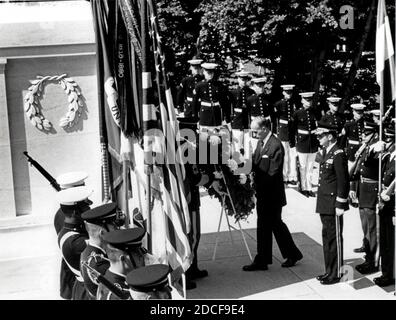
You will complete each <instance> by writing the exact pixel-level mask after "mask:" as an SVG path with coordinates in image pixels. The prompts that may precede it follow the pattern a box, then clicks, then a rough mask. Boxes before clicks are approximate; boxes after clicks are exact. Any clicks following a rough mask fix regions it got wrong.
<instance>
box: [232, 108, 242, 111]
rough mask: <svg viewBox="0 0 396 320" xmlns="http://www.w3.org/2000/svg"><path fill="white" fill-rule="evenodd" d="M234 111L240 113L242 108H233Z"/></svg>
mask: <svg viewBox="0 0 396 320" xmlns="http://www.w3.org/2000/svg"><path fill="white" fill-rule="evenodd" d="M234 111H236V112H242V108H234Z"/></svg>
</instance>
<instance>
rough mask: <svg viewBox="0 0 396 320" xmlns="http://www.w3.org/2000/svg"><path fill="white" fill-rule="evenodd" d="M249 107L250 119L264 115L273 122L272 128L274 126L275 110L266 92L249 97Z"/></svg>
mask: <svg viewBox="0 0 396 320" xmlns="http://www.w3.org/2000/svg"><path fill="white" fill-rule="evenodd" d="M247 103H248V108H249V113H250V120H252V118H255V117H263V118H265V119H266V120H268V121H270V122H271V128H274V126H273V125H272V121H273V119H274V110H273V108H272V106H271V104H270V102H269V98H268V96H267V95H266V94H265V93H261V94H259V95H257V94H255V95H252V96H251V97H250V98H249V99H248V102H247Z"/></svg>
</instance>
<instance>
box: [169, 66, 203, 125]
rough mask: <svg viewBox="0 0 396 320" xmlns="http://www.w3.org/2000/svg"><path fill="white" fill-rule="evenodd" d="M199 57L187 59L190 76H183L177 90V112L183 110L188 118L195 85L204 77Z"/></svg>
mask: <svg viewBox="0 0 396 320" xmlns="http://www.w3.org/2000/svg"><path fill="white" fill-rule="evenodd" d="M202 61H203V60H201V59H192V60H188V63H189V64H190V70H191V76H188V77H185V78H184V79H183V80H182V81H181V83H180V85H179V88H178V91H177V98H176V101H177V108H178V110H179V112H184V117H185V118H189V117H192V115H193V108H192V102H193V96H194V89H195V87H196V85H197V84H198V83H199V82H201V81H202V80H203V79H204V77H203V76H202V68H201V63H202Z"/></svg>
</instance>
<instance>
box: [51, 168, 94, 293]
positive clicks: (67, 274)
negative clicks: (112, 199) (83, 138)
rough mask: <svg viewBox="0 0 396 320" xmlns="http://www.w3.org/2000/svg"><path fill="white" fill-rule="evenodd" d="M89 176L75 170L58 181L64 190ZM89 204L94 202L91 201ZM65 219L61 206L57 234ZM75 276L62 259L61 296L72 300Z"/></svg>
mask: <svg viewBox="0 0 396 320" xmlns="http://www.w3.org/2000/svg"><path fill="white" fill-rule="evenodd" d="M87 178H88V174H87V173H86V172H83V171H74V172H67V173H64V174H61V175H60V176H58V177H57V178H56V182H57V183H58V184H59V186H60V187H61V189H62V190H64V189H69V188H74V187H78V186H84V185H85V179H87ZM88 202H90V203H89V204H92V202H91V201H88ZM64 221H65V214H64V213H63V211H62V209H61V208H60V207H59V209H58V211H57V212H56V213H55V216H54V227H55V231H56V235H59V233H60V231H61V230H62V228H63V224H64ZM75 279H76V278H75V276H74V274H73V272H72V271H71V270H70V269H69V267H68V266H67V264H66V262H65V261H64V260H63V259H62V261H61V268H60V286H59V289H60V296H61V297H62V298H63V299H67V300H70V299H71V294H72V289H73V285H74V281H75Z"/></svg>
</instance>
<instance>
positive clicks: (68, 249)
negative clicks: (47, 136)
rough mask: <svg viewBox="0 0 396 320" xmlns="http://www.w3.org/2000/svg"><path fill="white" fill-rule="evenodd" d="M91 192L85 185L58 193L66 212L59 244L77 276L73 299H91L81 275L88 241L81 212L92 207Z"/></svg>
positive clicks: (62, 207)
mask: <svg viewBox="0 0 396 320" xmlns="http://www.w3.org/2000/svg"><path fill="white" fill-rule="evenodd" d="M91 194H92V190H91V189H89V188H87V187H85V186H82V187H75V188H70V189H66V190H62V191H59V192H58V194H57V198H58V201H59V203H60V205H61V209H62V211H63V213H64V214H65V222H64V225H63V228H62V230H61V231H60V232H59V235H58V245H59V248H60V250H61V254H62V258H63V260H64V261H65V263H66V264H67V266H68V268H69V269H70V271H72V272H73V274H74V276H75V278H76V281H75V282H74V284H73V289H72V296H71V299H72V300H88V299H89V296H88V293H87V292H86V290H85V287H84V279H83V278H82V276H81V270H80V257H81V253H82V252H83V251H84V249H85V248H86V246H87V241H88V234H87V231H86V229H85V227H84V222H83V220H82V218H81V214H82V213H84V212H85V211H88V210H89V209H90V208H89V204H88V203H87V200H88V197H89V196H90V195H91Z"/></svg>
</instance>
